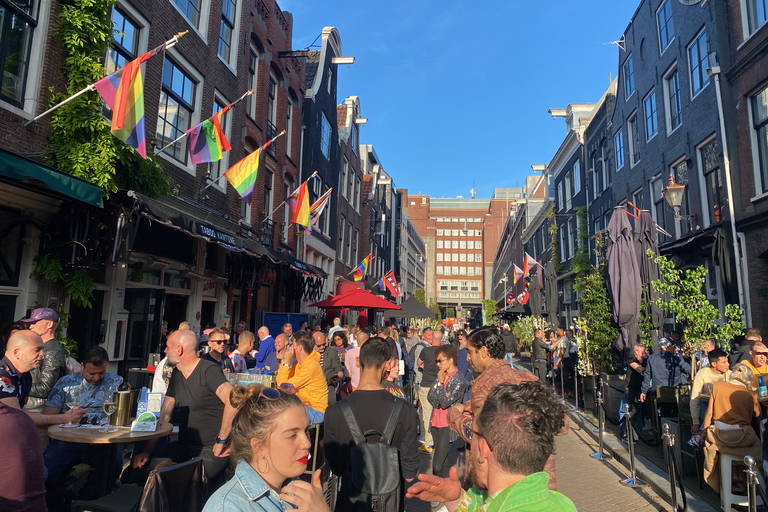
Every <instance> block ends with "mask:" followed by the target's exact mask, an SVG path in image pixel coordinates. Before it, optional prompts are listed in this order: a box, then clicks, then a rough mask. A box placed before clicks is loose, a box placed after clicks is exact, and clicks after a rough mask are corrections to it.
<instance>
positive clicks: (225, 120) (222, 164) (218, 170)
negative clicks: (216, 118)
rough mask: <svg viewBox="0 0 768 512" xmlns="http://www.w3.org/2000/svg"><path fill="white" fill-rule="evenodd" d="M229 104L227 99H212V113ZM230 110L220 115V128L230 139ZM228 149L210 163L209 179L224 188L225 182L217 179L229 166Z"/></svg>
mask: <svg viewBox="0 0 768 512" xmlns="http://www.w3.org/2000/svg"><path fill="white" fill-rule="evenodd" d="M228 104H229V102H228V101H226V100H224V101H219V99H218V98H216V99H214V100H213V113H212V114H211V115H213V114H215V113H216V112H218V111H219V110H221V109H223V108H224V107H226V106H227V105H228ZM230 112H231V111H230V110H227V111H226V112H224V115H223V116H221V129H222V130H224V135H225V136H226V137H227V139H228V140H229V139H230V135H231V132H232V114H231V113H230ZM229 153H230V152H229V151H225V152H224V154H222V155H221V159H219V160H217V161H215V162H212V163H211V164H210V167H209V169H210V171H211V175H210V180H211V181H213V182H214V183H216V185H215V186H218V187H223V188H224V189H225V190H226V183H222V181H225V180H221V181H219V178H221V175H222V174H223V173H224V172H226V170H227V169H228V168H229Z"/></svg>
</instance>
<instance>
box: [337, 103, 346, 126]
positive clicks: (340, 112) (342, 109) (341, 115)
mask: <svg viewBox="0 0 768 512" xmlns="http://www.w3.org/2000/svg"><path fill="white" fill-rule="evenodd" d="M346 124H347V106H346V105H336V126H337V127H339V128H341V127H342V126H345V125H346Z"/></svg>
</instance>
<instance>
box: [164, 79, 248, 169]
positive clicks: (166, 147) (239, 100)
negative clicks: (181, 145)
mask: <svg viewBox="0 0 768 512" xmlns="http://www.w3.org/2000/svg"><path fill="white" fill-rule="evenodd" d="M251 94H253V89H251V90H250V91H248V92H246V93H245V94H243V95H242V96H240V97H239V98H238V99H237V100H236V101H235V102H233V103H230V104H229V105H227V106H228V107H229V108H232V107H234V106H235V105H236V104H238V103H240V102H241V101H243V100H244V99H245V98H247V97H248V96H250V95H251ZM222 110H223V109H222ZM215 115H216V114H214V116H215ZM208 119H213V116H211V117H209V118H208ZM208 119H206V121H207V120H208ZM203 122H205V121H203ZM188 131H189V130H187V131H185V132H184V133H182V134H181V136H180V137H179V138H177V139H176V140H173V141H171V142H169V143H168V144H166V145H165V146H163V147H162V148H160V149H159V150H156V151H155V154H158V153H162V152H163V151H165V150H166V149H168V148H169V147H171V146H173V145H174V144H176V143H177V142H179V141H180V140H181V139H183V138H184V137H186V136H187V132H188Z"/></svg>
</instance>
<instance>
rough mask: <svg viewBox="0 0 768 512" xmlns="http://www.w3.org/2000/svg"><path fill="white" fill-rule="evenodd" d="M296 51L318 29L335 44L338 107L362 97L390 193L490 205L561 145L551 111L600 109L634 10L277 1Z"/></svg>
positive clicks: (616, 3)
mask: <svg viewBox="0 0 768 512" xmlns="http://www.w3.org/2000/svg"><path fill="white" fill-rule="evenodd" d="M278 3H279V5H280V8H281V9H283V10H284V11H289V12H291V13H292V14H293V16H294V36H293V48H294V49H295V50H298V49H302V48H304V47H306V46H308V45H310V44H311V43H312V42H313V41H314V40H315V38H316V37H317V36H318V34H320V32H321V30H322V28H323V27H325V26H334V27H336V28H337V29H338V30H339V35H340V36H341V43H342V51H343V53H344V55H345V56H354V57H355V58H356V60H355V64H354V65H353V66H351V67H349V66H339V88H338V102H339V103H342V102H343V99H344V98H346V97H348V96H353V95H354V96H359V97H360V104H361V114H362V116H363V117H367V118H368V124H367V125H366V126H364V127H363V128H362V129H361V131H360V141H361V143H363V144H373V146H374V148H375V149H376V153H377V154H378V155H379V158H380V159H381V160H382V165H383V167H384V169H385V170H386V171H387V172H388V173H389V174H390V175H391V176H392V177H393V179H394V182H395V186H397V187H398V188H407V189H408V190H409V192H411V193H424V194H429V195H431V196H433V197H456V196H464V197H469V194H470V189H471V188H472V187H473V186H474V187H475V189H476V190H477V197H491V195H492V194H493V189H494V188H495V187H514V186H522V184H523V183H524V177H525V176H526V175H527V174H530V173H531V168H530V166H531V165H532V164H545V163H548V162H549V160H550V159H551V158H552V156H553V155H554V153H555V151H557V148H558V147H559V145H560V143H561V142H562V140H563V138H564V137H565V134H566V131H565V122H564V120H563V119H562V118H558V119H553V118H552V117H551V116H550V115H549V114H548V113H547V111H548V110H549V109H550V108H565V107H566V106H567V105H568V104H569V103H588V102H597V101H598V100H599V99H600V97H601V96H602V94H603V92H604V91H605V89H606V88H607V87H608V84H609V74H610V75H611V76H612V77H615V76H616V70H617V67H618V64H617V63H618V49H617V48H616V46H615V45H610V44H606V43H610V42H611V41H616V40H618V39H620V38H621V34H622V33H623V32H624V29H625V28H626V27H627V25H628V24H629V20H630V19H631V17H632V15H633V14H634V12H635V10H636V9H637V6H638V3H639V1H638V0H630V1H624V0H586V1H576V0H539V1H528V0H507V1H480V2H458V1H455V0H412V1H409V2H402V1H389V2H378V1H365V0H364V1H356V2H351V1H346V2H342V1H335V0H323V1H318V0H282V1H280V0H278Z"/></svg>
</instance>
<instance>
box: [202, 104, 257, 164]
mask: <svg viewBox="0 0 768 512" xmlns="http://www.w3.org/2000/svg"><path fill="white" fill-rule="evenodd" d="M230 107H231V105H227V106H226V107H224V108H222V109H221V110H219V111H218V112H216V113H215V114H213V116H212V117H211V118H210V119H206V120H205V121H203V122H202V123H200V124H198V125H197V126H193V127H192V128H190V129H189V130H187V139H189V160H190V161H191V162H192V163H193V164H202V163H205V162H216V161H218V160H221V157H222V156H223V155H224V152H225V151H229V150H231V149H232V146H230V145H229V141H228V140H227V136H226V135H225V134H224V130H222V129H221V119H222V118H223V117H224V114H226V113H227V111H228V110H229V108H230ZM270 142H271V141H270Z"/></svg>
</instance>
